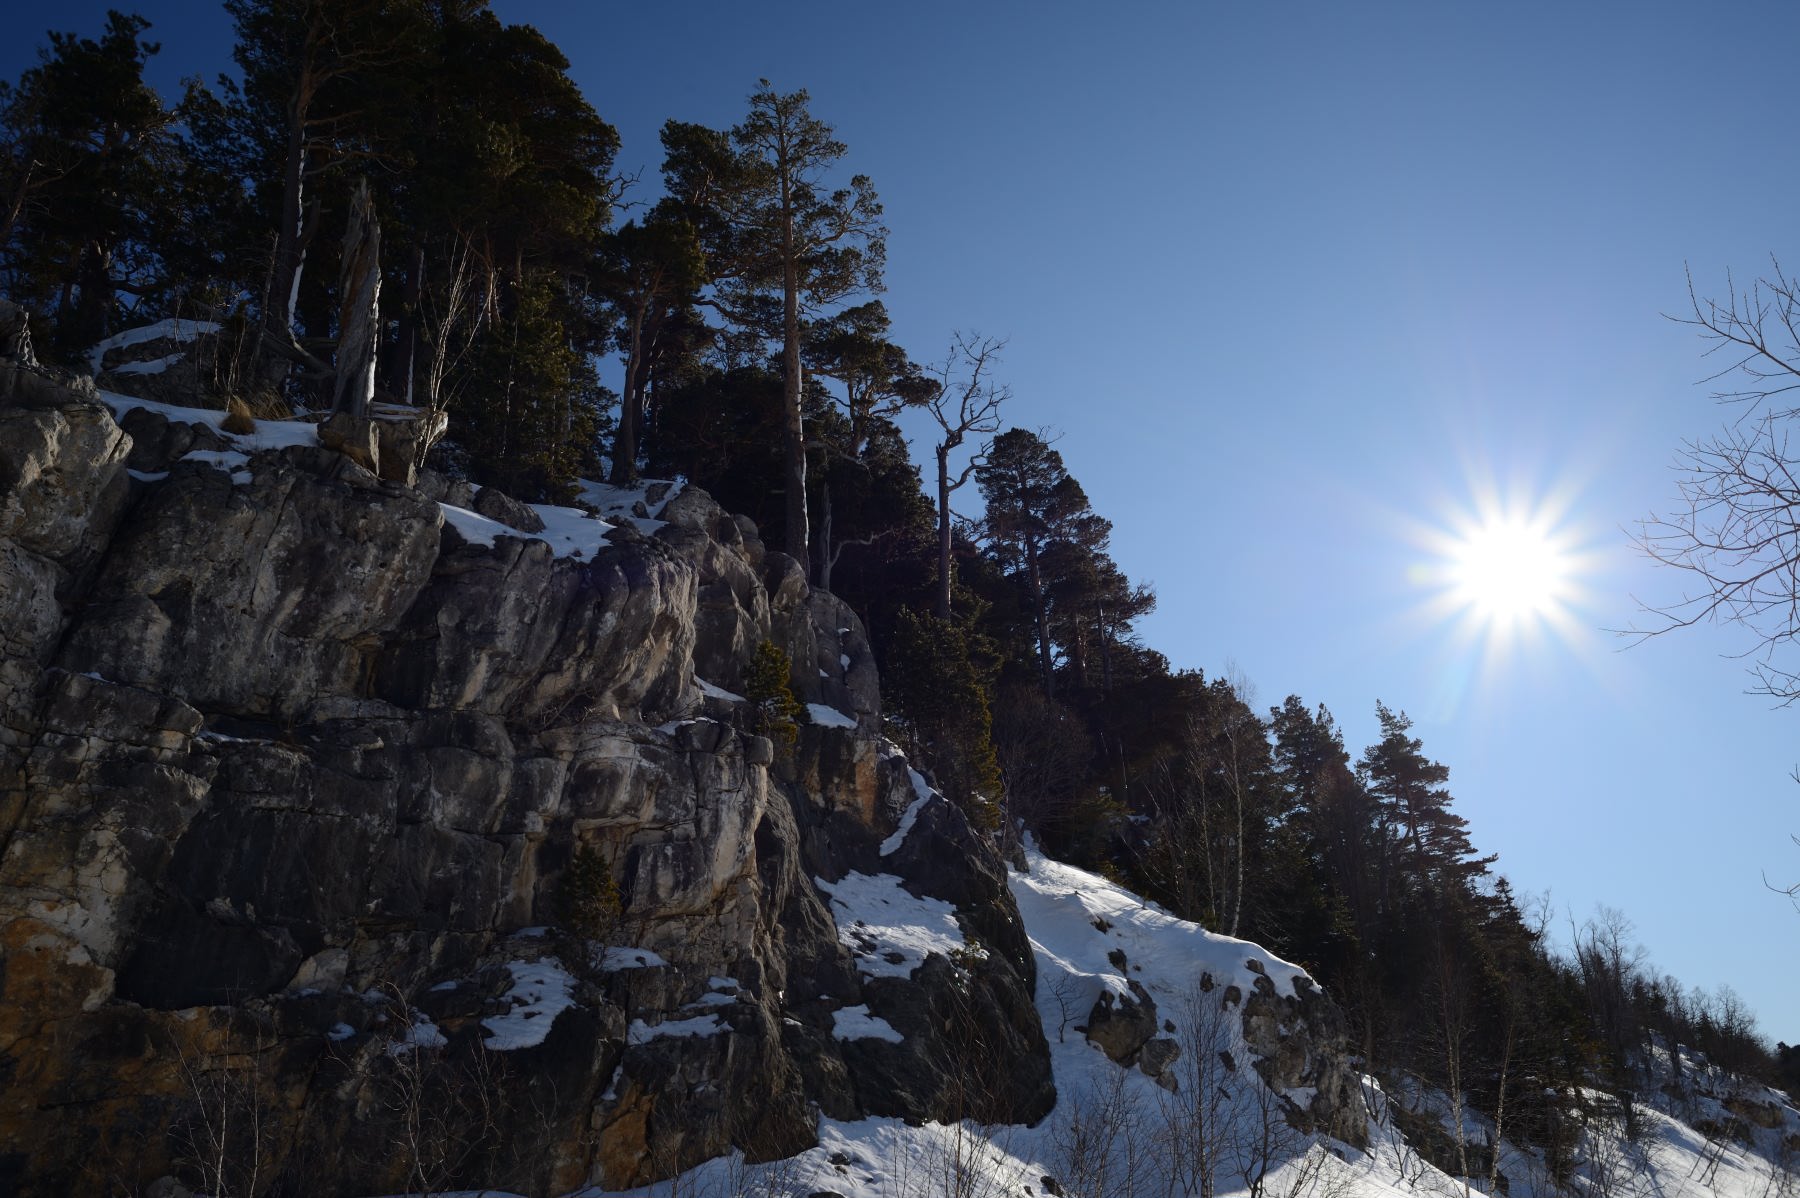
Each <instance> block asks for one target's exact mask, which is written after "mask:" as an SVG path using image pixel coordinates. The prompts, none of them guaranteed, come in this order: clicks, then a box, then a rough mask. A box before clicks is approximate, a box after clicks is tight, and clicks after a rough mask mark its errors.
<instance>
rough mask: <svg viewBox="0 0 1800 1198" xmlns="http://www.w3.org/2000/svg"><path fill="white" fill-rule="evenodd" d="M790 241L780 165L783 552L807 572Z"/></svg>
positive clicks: (795, 284)
mask: <svg viewBox="0 0 1800 1198" xmlns="http://www.w3.org/2000/svg"><path fill="white" fill-rule="evenodd" d="M798 255H799V249H798V247H796V246H795V244H794V197H793V179H792V178H791V176H790V174H789V168H788V165H787V163H786V162H783V163H782V164H781V399H782V409H783V411H782V418H783V428H782V432H783V437H782V440H783V441H784V442H785V444H786V448H787V551H788V556H790V557H792V558H793V559H794V560H795V561H797V562H799V563H800V568H801V569H802V570H805V571H807V572H808V573H809V574H810V573H811V569H812V555H811V553H810V552H809V551H808V548H807V541H808V537H807V527H806V521H807V516H806V426H805V424H804V422H803V419H802V416H801V412H800V263H799V262H798V261H797V258H798Z"/></svg>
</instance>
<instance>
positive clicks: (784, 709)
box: [744, 641, 806, 748]
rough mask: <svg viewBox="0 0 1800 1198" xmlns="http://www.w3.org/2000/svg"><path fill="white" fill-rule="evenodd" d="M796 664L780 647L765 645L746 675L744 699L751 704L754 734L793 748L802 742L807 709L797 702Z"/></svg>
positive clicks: (759, 650)
mask: <svg viewBox="0 0 1800 1198" xmlns="http://www.w3.org/2000/svg"><path fill="white" fill-rule="evenodd" d="M793 668H794V666H793V662H791V661H790V660H788V655H787V654H786V653H785V652H784V651H783V650H782V648H781V646H779V645H777V644H775V643H774V642H773V641H762V642H760V643H759V644H758V645H757V646H756V651H755V652H754V653H753V654H752V655H751V657H750V666H749V669H747V670H746V671H745V673H744V698H745V699H746V700H747V701H748V702H749V704H750V711H751V722H752V723H751V731H753V732H755V733H756V734H757V735H758V736H766V737H768V738H769V739H770V740H773V741H775V742H777V743H778V744H783V745H787V746H789V747H790V748H791V747H792V746H793V744H794V742H795V741H797V740H798V739H799V738H800V720H801V718H802V717H803V716H804V715H805V714H806V709H805V708H804V707H801V706H800V701H799V700H798V699H796V698H794V687H793V683H792V681H791V676H792V674H793Z"/></svg>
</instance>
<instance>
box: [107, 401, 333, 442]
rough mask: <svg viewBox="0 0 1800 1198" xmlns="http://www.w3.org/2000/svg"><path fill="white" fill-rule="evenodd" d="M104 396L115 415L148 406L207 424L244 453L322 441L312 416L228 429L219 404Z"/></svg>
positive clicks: (182, 419)
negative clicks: (206, 405) (240, 429)
mask: <svg viewBox="0 0 1800 1198" xmlns="http://www.w3.org/2000/svg"><path fill="white" fill-rule="evenodd" d="M100 399H101V400H102V401H103V402H104V403H105V404H106V406H107V407H109V408H111V409H112V412H113V416H114V418H118V417H122V416H124V415H125V413H127V412H129V411H131V410H132V409H133V408H144V409H146V410H148V411H151V412H156V413H158V414H159V415H161V416H162V417H164V418H165V419H167V420H169V421H171V422H172V423H175V424H204V425H205V426H206V427H207V428H210V429H211V430H212V431H213V432H215V433H217V434H218V435H219V436H221V437H223V438H224V439H225V442H226V443H227V444H228V445H230V446H231V447H232V448H233V449H236V450H239V451H240V452H243V453H261V452H263V451H264V450H272V449H286V448H288V447H289V446H290V445H317V444H318V443H319V426H318V425H316V424H314V423H312V422H311V421H310V420H258V421H257V422H256V428H255V429H254V430H253V431H251V432H247V433H228V432H226V431H225V429H224V423H225V415H226V414H225V413H224V412H221V411H219V410H217V409H216V408H184V407H180V406H178V405H176V404H168V403H157V402H156V401H155V400H150V399H139V398H138V397H137V396H135V395H121V394H119V393H118V392H117V391H102V392H100ZM190 456H191V455H190Z"/></svg>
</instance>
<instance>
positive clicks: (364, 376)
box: [331, 179, 381, 420]
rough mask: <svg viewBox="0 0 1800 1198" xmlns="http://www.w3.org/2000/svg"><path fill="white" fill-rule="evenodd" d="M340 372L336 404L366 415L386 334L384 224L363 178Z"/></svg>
mask: <svg viewBox="0 0 1800 1198" xmlns="http://www.w3.org/2000/svg"><path fill="white" fill-rule="evenodd" d="M338 295H339V300H338V344H337V373H336V377H335V379H334V381H333V385H332V394H331V410H332V411H333V412H348V413H349V414H350V415H351V416H353V417H355V418H357V419H359V420H360V419H362V418H363V417H365V416H367V415H368V413H369V401H370V400H371V399H373V398H374V396H375V351H376V349H377V347H378V345H379V342H380V337H381V224H380V222H379V221H377V220H376V219H375V204H374V201H373V200H372V199H371V198H370V197H369V182H368V180H367V179H362V180H358V182H357V185H356V194H355V196H354V197H353V198H352V200H351V203H350V224H349V227H348V228H347V229H346V230H345V231H344V259H343V265H342V267H341V269H340V271H339V276H338Z"/></svg>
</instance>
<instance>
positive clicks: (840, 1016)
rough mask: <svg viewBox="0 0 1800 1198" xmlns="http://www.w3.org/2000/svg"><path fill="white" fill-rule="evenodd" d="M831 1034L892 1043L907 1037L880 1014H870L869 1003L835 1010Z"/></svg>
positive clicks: (832, 1015) (839, 1036)
mask: <svg viewBox="0 0 1800 1198" xmlns="http://www.w3.org/2000/svg"><path fill="white" fill-rule="evenodd" d="M831 1034H832V1035H834V1036H836V1037H837V1038H838V1039H840V1040H886V1041H888V1042H889V1043H892V1044H899V1043H900V1042H901V1041H903V1040H905V1039H906V1037H905V1036H902V1035H901V1034H900V1033H899V1032H897V1031H895V1030H894V1025H893V1024H891V1023H889V1022H888V1021H887V1020H885V1019H883V1018H882V1017H881V1016H879V1015H871V1014H869V1007H868V1004H867V1003H862V1004H858V1005H857V1006H854V1007H842V1008H840V1009H838V1010H836V1011H833V1012H832V1013H831Z"/></svg>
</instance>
